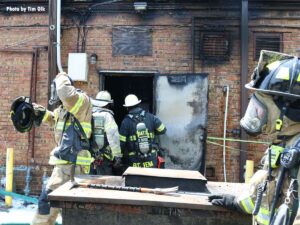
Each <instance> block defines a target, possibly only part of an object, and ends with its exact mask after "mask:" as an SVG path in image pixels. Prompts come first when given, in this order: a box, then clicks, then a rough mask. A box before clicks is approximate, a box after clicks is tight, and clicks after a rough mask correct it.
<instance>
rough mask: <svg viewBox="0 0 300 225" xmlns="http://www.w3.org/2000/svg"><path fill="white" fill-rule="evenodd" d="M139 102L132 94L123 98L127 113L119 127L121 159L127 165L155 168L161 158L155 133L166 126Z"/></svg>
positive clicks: (162, 132)
mask: <svg viewBox="0 0 300 225" xmlns="http://www.w3.org/2000/svg"><path fill="white" fill-rule="evenodd" d="M140 103H141V100H139V99H138V98H137V96H135V95H133V94H130V95H128V96H126V98H125V104H124V105H123V106H124V107H126V108H127V110H128V114H127V115H126V116H125V118H124V119H123V121H122V124H121V128H120V141H121V149H122V154H123V159H124V162H125V164H126V165H127V166H133V167H151V168H157V167H160V166H159V165H160V162H159V161H158V159H161V158H160V157H158V153H159V148H158V146H157V144H156V143H155V135H160V134H164V133H165V132H166V127H165V125H164V124H163V123H162V122H161V121H160V119H158V118H157V117H156V116H154V115H153V114H151V113H149V112H146V111H145V110H143V109H142V108H141V107H139V105H140Z"/></svg>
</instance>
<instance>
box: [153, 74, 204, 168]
mask: <svg viewBox="0 0 300 225" xmlns="http://www.w3.org/2000/svg"><path fill="white" fill-rule="evenodd" d="M155 82H156V115H157V116H158V117H159V118H160V119H161V120H162V122H163V123H164V124H165V125H166V127H167V132H166V134H165V135H162V136H161V137H160V140H159V141H160V146H161V147H163V148H164V149H166V157H165V159H166V168H172V169H188V170H198V171H199V170H200V168H204V167H203V165H204V160H205V157H204V155H205V145H204V143H205V139H206V127H207V101H208V78H207V74H187V75H172V76H171V75H160V76H157V77H156V80H155ZM200 172H203V171H200Z"/></svg>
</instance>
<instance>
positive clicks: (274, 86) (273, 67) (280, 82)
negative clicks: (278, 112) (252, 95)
mask: <svg viewBox="0 0 300 225" xmlns="http://www.w3.org/2000/svg"><path fill="white" fill-rule="evenodd" d="M299 72H300V61H299V59H298V57H294V56H290V55H286V54H282V53H278V52H271V51H265V50H262V51H261V54H260V58H259V62H258V66H257V67H256V68H255V70H254V72H253V74H252V80H251V81H250V83H248V84H246V86H245V87H246V88H248V89H252V90H256V91H261V92H264V93H266V94H270V95H274V96H282V97H284V98H285V99H291V100H295V99H300V74H299Z"/></svg>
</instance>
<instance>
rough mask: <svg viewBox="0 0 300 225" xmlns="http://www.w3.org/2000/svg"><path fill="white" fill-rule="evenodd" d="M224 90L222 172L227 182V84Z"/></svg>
mask: <svg viewBox="0 0 300 225" xmlns="http://www.w3.org/2000/svg"><path fill="white" fill-rule="evenodd" d="M223 88H224V89H223V90H224V92H226V99H225V112H224V128H223V172H224V182H227V175H226V174H227V173H226V172H227V171H226V137H227V136H226V132H227V113H228V98H229V85H225V86H224V87H223Z"/></svg>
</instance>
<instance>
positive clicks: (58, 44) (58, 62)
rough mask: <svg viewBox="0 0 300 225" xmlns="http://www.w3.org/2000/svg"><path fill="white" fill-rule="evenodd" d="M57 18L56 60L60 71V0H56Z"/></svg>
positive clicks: (61, 70) (61, 69)
mask: <svg viewBox="0 0 300 225" xmlns="http://www.w3.org/2000/svg"><path fill="white" fill-rule="evenodd" d="M56 13H57V20H56V51H57V53H56V55H57V56H56V62H57V67H58V70H59V72H60V73H62V72H64V71H63V68H62V66H61V48H60V29H61V26H60V21H61V0H57V11H56Z"/></svg>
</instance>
